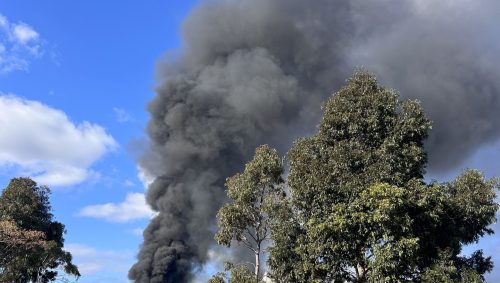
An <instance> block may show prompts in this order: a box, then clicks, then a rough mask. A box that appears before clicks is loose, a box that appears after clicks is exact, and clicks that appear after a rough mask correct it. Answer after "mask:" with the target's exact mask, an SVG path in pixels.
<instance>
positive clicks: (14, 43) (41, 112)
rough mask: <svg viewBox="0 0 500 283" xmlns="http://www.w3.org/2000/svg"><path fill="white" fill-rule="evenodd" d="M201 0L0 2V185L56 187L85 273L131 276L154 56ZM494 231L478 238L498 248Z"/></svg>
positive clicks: (479, 160)
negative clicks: (30, 182) (139, 160)
mask: <svg viewBox="0 0 500 283" xmlns="http://www.w3.org/2000/svg"><path fill="white" fill-rule="evenodd" d="M195 2H196V1H191V0H190V1H185V0H184V1H157V0H151V1H141V2H139V1H97V0H87V1H62V0H53V1H35V0H31V1H27V0H4V1H1V2H0V125H1V127H0V187H2V188H3V187H5V186H6V185H7V183H8V181H9V180H10V178H12V177H14V176H18V175H29V176H32V177H34V178H35V179H36V180H39V181H40V182H41V183H46V184H49V185H50V186H51V188H52V189H53V194H52V197H51V202H52V205H53V210H54V214H55V218H56V219H57V220H58V221H61V222H63V223H64V224H65V225H66V228H67V230H68V233H67V235H66V247H67V249H68V250H70V251H71V252H72V253H73V255H74V257H75V262H76V263H77V264H79V266H80V269H81V271H82V273H83V275H84V276H83V277H82V278H81V280H80V282H94V283H97V282H127V279H126V274H127V271H128V268H129V267H130V265H131V264H132V263H133V262H134V256H135V254H136V252H137V249H138V246H139V245H140V243H141V242H142V238H141V235H140V234H141V231H142V229H143V228H144V227H145V226H146V225H147V222H148V218H149V217H150V215H151V211H149V209H148V208H147V206H146V205H145V204H144V199H143V193H144V183H145V182H147V180H146V179H147V176H146V177H145V176H141V174H140V171H138V168H137V167H136V164H135V157H136V155H137V154H138V153H137V152H139V151H140V145H141V140H143V139H144V136H145V133H144V129H145V127H146V123H147V120H148V114H147V112H146V110H145V107H146V104H147V102H148V101H149V100H150V99H151V98H152V97H153V95H154V85H155V80H154V74H155V62H156V61H157V60H158V59H159V58H160V57H161V56H162V54H164V53H165V52H166V51H169V50H174V49H176V48H178V47H179V46H180V44H181V41H180V35H179V30H180V24H181V22H182V20H183V19H184V18H185V16H186V14H187V13H188V12H189V10H190V9H191V8H192V7H193V5H194V4H195ZM26 114H28V115H26ZM26 117H30V119H25V118H26ZM33 117H36V119H35V118H33ZM28 149H29V150H28ZM55 149H56V150H55ZM498 149H499V144H498V143H496V144H491V145H488V146H485V147H483V148H482V149H480V150H479V151H478V152H477V153H476V154H475V155H474V156H472V157H471V158H469V159H468V160H467V161H466V162H465V163H464V165H463V167H472V168H477V169H480V170H482V171H484V172H485V173H486V175H487V176H488V177H492V176H500V169H499V167H498V160H500V153H499V150H498ZM460 170H461V168H457V169H456V170H455V171H453V172H450V173H449V174H446V175H432V174H431V175H429V176H428V177H429V178H435V179H438V180H445V179H451V178H452V177H453V176H455V175H456V174H457V173H458V172H459V171H460ZM495 229H496V230H498V231H499V232H500V229H498V225H496V226H495ZM499 237H500V235H497V236H490V237H487V238H486V239H484V240H482V241H481V243H480V244H479V246H481V247H482V248H484V249H486V251H487V252H486V253H487V254H500V250H499V248H498V247H500V238H499ZM496 260H497V265H499V266H500V257H497V258H496ZM493 276H495V278H500V268H496V269H495V272H494V273H493V274H492V275H490V278H494V277H493Z"/></svg>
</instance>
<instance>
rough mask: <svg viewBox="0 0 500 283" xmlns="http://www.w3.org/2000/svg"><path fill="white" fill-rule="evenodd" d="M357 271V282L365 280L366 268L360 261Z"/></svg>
mask: <svg viewBox="0 0 500 283" xmlns="http://www.w3.org/2000/svg"><path fill="white" fill-rule="evenodd" d="M356 271H357V272H356V273H357V274H358V281H357V282H365V272H366V271H365V268H364V267H363V266H362V265H361V264H359V263H358V266H356Z"/></svg>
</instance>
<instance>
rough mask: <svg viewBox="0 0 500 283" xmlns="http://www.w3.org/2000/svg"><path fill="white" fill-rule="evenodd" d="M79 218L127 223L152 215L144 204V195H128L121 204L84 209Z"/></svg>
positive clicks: (91, 206)
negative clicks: (85, 217)
mask: <svg viewBox="0 0 500 283" xmlns="http://www.w3.org/2000/svg"><path fill="white" fill-rule="evenodd" d="M79 214H80V215H81V216H87V217H94V218H101V219H104V220H107V221H110V222H127V221H132V220H137V219H143V218H150V217H152V216H153V215H154V212H153V211H152V210H151V208H150V207H149V205H147V203H146V199H145V197H144V194H141V193H128V194H127V197H126V198H125V201H123V202H121V203H105V204H97V205H89V206H86V207H84V208H83V209H82V210H81V211H80V213H79Z"/></svg>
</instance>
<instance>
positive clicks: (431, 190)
mask: <svg viewBox="0 0 500 283" xmlns="http://www.w3.org/2000/svg"><path fill="white" fill-rule="evenodd" d="M430 124H431V123H430V121H429V120H428V119H427V118H426V117H425V114H424V112H423V110H422V108H421V107H420V105H419V103H418V102H416V101H404V102H401V101H399V100H398V94H397V92H395V91H394V90H390V89H386V88H383V87H380V86H379V85H378V84H377V81H376V79H375V77H374V76H373V75H371V74H369V73H366V72H363V71H360V72H357V73H355V74H354V76H353V77H352V78H351V79H350V80H348V82H347V85H346V86H345V87H343V88H342V89H341V90H340V91H339V92H337V93H336V94H334V95H332V97H331V98H330V99H329V100H328V101H327V102H326V104H325V105H324V115H323V118H322V120H321V122H320V124H319V126H318V132H317V133H316V134H315V135H314V136H312V137H310V138H303V139H300V140H298V141H296V142H295V144H294V146H293V147H292V149H291V150H290V152H289V155H288V157H289V163H290V174H289V176H288V189H289V190H290V199H289V200H288V201H287V202H286V203H284V205H285V206H287V207H288V211H289V214H288V217H286V218H284V219H281V221H277V222H276V223H278V224H277V225H276V227H273V234H272V238H273V240H274V246H273V247H271V248H270V250H271V255H270V258H269V265H270V267H271V269H272V271H273V273H274V277H275V280H276V281H278V282H331V281H332V280H334V281H335V282H413V281H422V280H423V281H429V280H430V279H429V278H433V277H432V276H438V275H436V274H438V273H439V274H440V275H439V276H445V277H446V276H448V277H447V278H448V279H447V280H451V281H450V282H459V281H461V280H462V281H463V280H465V279H464V278H469V279H470V278H476V279H477V278H479V279H481V280H482V278H483V277H482V276H483V274H484V273H485V272H487V271H489V270H491V268H492V264H491V261H490V258H485V257H483V254H482V252H480V251H478V252H476V253H475V254H474V255H472V256H471V257H470V258H464V257H460V256H459V254H460V252H461V247H462V246H463V245H464V244H468V243H472V242H475V241H477V240H478V239H479V238H480V237H481V236H483V235H485V234H490V233H492V230H491V229H489V228H488V225H490V224H491V223H493V222H494V221H495V213H496V211H497V209H498V205H497V204H496V203H495V200H494V199H495V191H494V189H495V188H496V187H497V182H496V180H489V181H488V180H485V179H484V177H483V175H482V174H481V173H480V172H478V171H474V170H467V171H465V172H464V173H463V174H462V175H461V176H460V177H458V178H457V179H456V180H455V181H453V182H450V183H444V184H438V183H431V184H426V183H425V182H424V180H423V175H424V173H425V166H426V161H427V156H426V153H425V150H424V147H423V143H424V140H425V138H426V137H427V132H428V130H429V129H430ZM443 158H445V157H443ZM443 254H446V257H445V258H443ZM443 266H444V267H445V268H444V269H447V270H448V271H446V272H444V271H443V270H444V269H443ZM476 279H474V280H476ZM479 279H477V280H479ZM467 280H468V279H467ZM431 281H432V280H431ZM435 282H437V281H435ZM443 282H444V281H443Z"/></svg>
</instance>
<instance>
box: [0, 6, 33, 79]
mask: <svg viewBox="0 0 500 283" xmlns="http://www.w3.org/2000/svg"><path fill="white" fill-rule="evenodd" d="M41 48H42V41H41V39H40V35H39V34H38V32H37V31H36V30H35V29H34V28H32V27H31V26H29V25H28V24H26V23H22V22H20V23H11V22H9V20H8V19H7V17H5V16H3V15H2V14H0V75H1V74H6V73H9V72H12V71H15V70H27V69H28V66H29V60H30V59H32V58H34V57H38V56H39V55H40V54H41Z"/></svg>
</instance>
